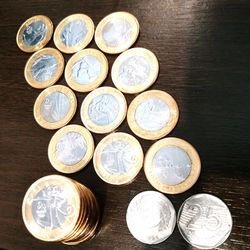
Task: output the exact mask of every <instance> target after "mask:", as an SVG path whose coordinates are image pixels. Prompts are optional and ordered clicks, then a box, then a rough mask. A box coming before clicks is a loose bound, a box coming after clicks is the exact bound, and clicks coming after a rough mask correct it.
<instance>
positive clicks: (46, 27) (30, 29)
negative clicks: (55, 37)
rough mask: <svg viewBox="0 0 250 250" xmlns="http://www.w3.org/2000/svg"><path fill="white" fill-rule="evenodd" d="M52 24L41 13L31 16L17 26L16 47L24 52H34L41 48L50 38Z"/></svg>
mask: <svg viewBox="0 0 250 250" xmlns="http://www.w3.org/2000/svg"><path fill="white" fill-rule="evenodd" d="M52 34H53V24H52V22H51V20H50V19H49V18H48V17H46V16H42V15H38V16H33V17H31V18H29V19H28V20H26V21H25V22H24V23H23V24H22V25H21V27H20V28H19V30H18V32H17V36H16V42H17V45H18V47H19V48H20V49H21V50H22V51H24V52H28V53H31V52H34V51H38V50H39V49H42V48H43V47H44V46H45V45H46V44H47V43H48V42H49V40H50V39H51V37H52Z"/></svg>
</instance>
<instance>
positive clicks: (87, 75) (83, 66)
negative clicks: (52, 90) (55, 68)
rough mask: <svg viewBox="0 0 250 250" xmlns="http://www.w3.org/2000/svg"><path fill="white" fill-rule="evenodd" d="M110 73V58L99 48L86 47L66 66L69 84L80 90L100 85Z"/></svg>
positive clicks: (90, 89)
mask: <svg viewBox="0 0 250 250" xmlns="http://www.w3.org/2000/svg"><path fill="white" fill-rule="evenodd" d="M107 74H108V60H107V58H106V56H105V55H104V54H103V53H102V52H101V51H99V50H97V49H84V50H81V51H79V52H78V53H76V54H75V55H73V56H72V57H71V58H70V60H69V61H68V63H67V65H66V68H65V79H66V82H67V83H68V85H69V86H70V87H71V88H72V89H74V90H76V91H79V92H89V91H92V90H93V89H96V88H97V87H99V86H100V85H101V84H102V82H103V81H104V80H105V78H106V77H107Z"/></svg>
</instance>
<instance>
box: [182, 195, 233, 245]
mask: <svg viewBox="0 0 250 250" xmlns="http://www.w3.org/2000/svg"><path fill="white" fill-rule="evenodd" d="M177 220H178V228H179V230H180V233H181V234H182V236H183V238H184V239H185V240H186V241H187V242H188V243H189V244H191V245H192V246H195V247H197V248H200V249H213V248H216V247H218V246H219V245H221V244H222V243H223V242H224V241H226V239H227V238H228V237H229V235H230V233H231V230H232V225H233V221H232V216H231V213H230V211H229V209H228V207H227V205H226V204H225V203H224V202H223V201H222V200H220V199H219V198H217V197H216V196H213V195H211V194H196V195H193V196H191V197H189V198H188V199H187V200H186V201H185V202H184V203H183V204H182V206H181V208H180V210H179V212H178V219H177Z"/></svg>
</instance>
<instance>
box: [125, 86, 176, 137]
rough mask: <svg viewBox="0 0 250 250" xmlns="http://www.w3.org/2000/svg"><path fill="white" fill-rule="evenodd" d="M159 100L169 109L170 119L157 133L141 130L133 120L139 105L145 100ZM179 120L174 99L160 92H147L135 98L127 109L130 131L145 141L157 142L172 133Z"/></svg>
mask: <svg viewBox="0 0 250 250" xmlns="http://www.w3.org/2000/svg"><path fill="white" fill-rule="evenodd" d="M150 98H159V99H161V100H162V101H164V102H165V103H166V104H167V105H168V106H169V109H170V118H169V121H168V123H167V125H166V126H165V127H163V128H162V129H160V130H157V131H147V130H144V129H143V128H141V127H140V126H139V125H138V124H137V122H136V120H135V112H136V109H137V107H138V105H139V104H141V103H142V102H143V101H145V100H146V99H150ZM178 118H179V109H178V106H177V103H176V101H175V100H174V98H173V97H172V96H171V95H169V94H168V93H166V92H164V91H161V90H149V91H146V92H143V93H141V94H139V95H138V96H136V97H135V98H134V100H133V101H132V102H131V103H130V105H129V107H128V114H127V121H128V125H129V127H130V129H131V130H132V131H133V132H134V133H135V134H136V135H137V136H139V137H141V138H143V139H147V140H157V139H159V138H162V137H164V136H165V135H167V134H168V133H170V132H171V131H172V129H173V128H174V127H175V125H176V124H177V121H178Z"/></svg>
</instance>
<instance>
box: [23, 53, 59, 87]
mask: <svg viewBox="0 0 250 250" xmlns="http://www.w3.org/2000/svg"><path fill="white" fill-rule="evenodd" d="M63 70H64V58H63V56H62V54H61V53H60V52H59V51H58V50H56V49H53V48H44V49H42V50H39V51H37V52H36V53H34V54H33V55H32V56H31V57H30V58H29V60H28V61H27V63H26V65H25V69H24V76H25V79H26V81H27V83H28V84H29V85H30V86H32V87H33V88H37V89H44V88H47V87H49V86H51V85H53V84H54V83H55V82H57V81H58V79H59V78H60V77H61V75H62V73H63Z"/></svg>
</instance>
